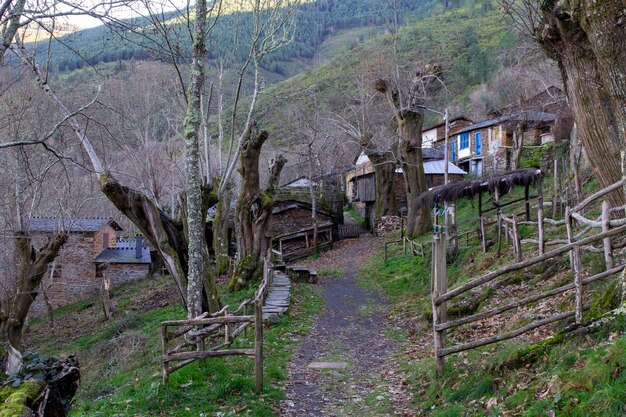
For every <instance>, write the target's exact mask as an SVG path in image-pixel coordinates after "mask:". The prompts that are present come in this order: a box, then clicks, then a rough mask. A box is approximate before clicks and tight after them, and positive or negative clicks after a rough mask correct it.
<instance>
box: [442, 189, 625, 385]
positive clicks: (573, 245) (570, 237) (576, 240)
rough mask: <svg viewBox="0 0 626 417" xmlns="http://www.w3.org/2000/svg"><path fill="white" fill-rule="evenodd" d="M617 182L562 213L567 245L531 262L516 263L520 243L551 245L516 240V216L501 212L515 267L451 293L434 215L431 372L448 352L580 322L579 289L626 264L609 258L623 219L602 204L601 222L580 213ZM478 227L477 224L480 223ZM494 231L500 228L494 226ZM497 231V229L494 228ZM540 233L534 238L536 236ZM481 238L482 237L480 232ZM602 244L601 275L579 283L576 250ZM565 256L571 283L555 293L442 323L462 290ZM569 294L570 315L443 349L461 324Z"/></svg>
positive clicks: (581, 297)
mask: <svg viewBox="0 0 626 417" xmlns="http://www.w3.org/2000/svg"><path fill="white" fill-rule="evenodd" d="M621 184H622V182H621V181H620V182H618V183H616V184H614V185H612V186H610V187H607V188H605V189H603V190H601V191H599V192H597V193H595V194H593V195H592V196H590V197H588V198H587V199H585V200H583V201H582V202H581V203H580V204H578V205H577V206H575V207H574V208H572V209H569V208H566V216H565V220H564V221H563V222H562V223H561V222H557V225H559V226H560V225H563V224H564V225H565V226H566V228H567V240H564V239H561V240H559V241H558V242H559V243H560V244H562V246H560V247H558V248H556V249H553V250H551V251H548V252H544V251H543V250H541V249H540V252H539V255H538V256H536V257H533V258H531V259H527V260H522V252H521V244H522V243H539V247H540V248H541V244H542V243H544V244H546V245H549V244H553V243H552V242H545V241H543V239H541V238H540V239H538V240H535V241H530V242H529V240H521V239H520V235H519V230H518V225H519V224H520V223H521V222H519V221H518V219H517V215H513V216H511V217H508V216H505V215H503V214H502V212H500V213H499V215H498V217H499V222H504V223H505V224H507V225H510V226H511V229H510V231H509V230H507V231H506V236H505V237H507V238H508V237H510V238H511V239H512V244H513V247H514V252H515V254H516V263H514V264H512V265H508V266H505V267H503V268H500V269H498V270H496V271H492V272H488V273H486V274H484V275H483V276H481V277H478V278H475V279H473V280H471V281H469V282H466V283H464V284H462V285H460V286H458V287H456V288H454V289H452V290H448V288H447V270H446V245H445V243H444V242H445V240H446V239H445V232H444V230H443V228H442V227H440V226H437V221H438V220H439V219H438V218H437V216H436V218H435V224H436V226H435V235H434V237H433V243H432V248H433V249H432V250H433V260H432V291H431V292H432V305H433V338H434V345H435V356H436V359H437V372H438V373H443V371H444V358H445V356H447V355H451V354H454V353H458V352H462V351H465V350H469V349H475V348H477V347H480V346H485V345H489V344H492V343H496V342H500V341H504V340H508V339H512V338H515V337H518V336H520V335H522V334H524V333H527V332H529V331H531V330H533V329H536V328H538V327H541V326H545V325H547V324H550V323H554V322H557V321H560V320H564V319H567V318H570V317H574V318H575V321H576V323H577V324H579V323H581V322H582V318H583V311H584V310H585V309H586V307H585V305H584V303H583V301H584V287H585V286H586V285H588V284H590V283H592V282H594V281H597V280H601V279H605V278H607V277H610V276H612V275H614V274H617V273H619V272H621V271H623V270H624V268H625V267H626V263H623V262H622V263H620V264H619V265H617V266H615V265H614V263H615V261H614V259H613V252H614V250H616V249H620V248H622V247H624V245H626V242H624V241H622V242H621V243H619V245H615V246H613V245H612V240H611V238H612V237H623V236H624V234H625V233H626V217H625V218H620V219H611V218H610V213H611V210H609V208H608V205H607V204H606V202H604V203H603V204H602V216H601V221H596V220H590V219H586V218H585V217H583V215H582V214H580V213H581V211H582V210H583V209H584V208H585V207H587V206H588V205H589V204H590V203H591V202H593V201H595V200H597V199H599V198H601V197H603V196H604V195H606V194H607V193H609V192H611V191H613V190H615V189H617V188H619V186H621ZM527 202H529V199H525V200H524V202H523V203H524V204H527ZM619 210H620V209H619V208H618V209H616V210H613V212H617V211H619ZM546 220H547V219H544V218H543V217H542V216H541V215H539V216H538V221H537V222H536V223H537V224H538V225H539V224H543V223H550V222H546ZM573 220H576V221H578V222H579V223H581V224H582V225H584V226H585V227H584V228H583V230H582V231H580V232H578V233H576V234H574V228H573ZM481 223H482V222H481ZM524 223H525V224H528V223H529V220H526V221H525V222H524ZM499 226H500V224H499ZM593 228H601V230H600V231H597V232H596V233H595V234H593V235H591V236H585V235H586V234H588V233H589V232H591V231H592V229H593ZM498 230H499V231H500V230H501V227H499V228H498ZM541 230H542V229H541V228H540V233H542V232H541ZM483 236H484V232H483ZM596 242H602V244H603V248H602V249H601V250H600V252H604V254H605V263H606V270H605V271H604V272H601V273H598V274H595V275H592V276H590V277H586V278H583V276H582V271H583V268H582V265H581V257H580V251H581V250H588V249H589V248H595V246H593V245H592V244H593V243H596ZM565 255H569V259H570V262H571V269H572V275H573V277H572V278H573V279H572V282H571V283H568V284H566V285H563V286H560V287H558V288H554V289H550V290H548V291H544V292H541V293H538V294H535V295H530V296H528V297H525V298H523V299H520V300H515V301H512V302H510V303H508V304H505V305H500V306H498V307H495V308H492V309H490V310H487V311H483V312H480V313H476V314H473V315H470V316H467V317H462V318H459V319H455V320H448V318H447V303H448V302H449V301H450V300H452V299H453V298H455V297H458V296H460V295H462V294H465V293H467V292H468V291H470V290H472V289H474V288H477V287H480V286H483V285H486V284H489V283H492V282H494V281H495V280H496V279H498V278H501V277H504V276H505V275H507V274H510V273H513V272H516V271H519V270H522V269H524V268H527V267H530V266H533V265H536V264H538V263H541V262H544V261H547V260H551V259H555V258H558V257H564V256H565ZM507 279H508V277H507V278H503V279H501V280H499V281H497V282H496V283H495V284H494V285H497V284H498V282H505V281H506V280H507ZM569 290H574V291H575V306H574V309H573V310H571V311H563V312H559V313H556V314H553V315H551V316H549V317H544V318H542V319H540V320H536V321H534V322H532V323H530V324H527V325H525V326H522V327H520V328H517V329H514V330H510V331H507V332H503V333H496V334H494V335H492V336H489V337H483V338H479V339H475V340H471V341H468V342H465V343H458V344H455V345H452V346H445V334H446V331H447V330H449V329H452V328H455V327H458V326H461V325H465V324H470V323H474V322H477V321H481V320H484V319H487V318H490V317H493V316H496V315H499V314H502V313H504V312H507V311H509V310H512V309H516V308H519V307H522V306H525V305H528V304H530V303H533V302H536V301H538V300H542V299H545V298H549V297H553V296H556V295H558V294H561V293H563V292H566V291H569Z"/></svg>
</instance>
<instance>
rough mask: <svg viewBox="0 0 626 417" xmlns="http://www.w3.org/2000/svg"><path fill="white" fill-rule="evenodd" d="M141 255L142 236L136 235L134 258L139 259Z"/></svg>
mask: <svg viewBox="0 0 626 417" xmlns="http://www.w3.org/2000/svg"><path fill="white" fill-rule="evenodd" d="M142 255H143V236H141V235H137V238H136V239H135V258H137V259H141V256H142Z"/></svg>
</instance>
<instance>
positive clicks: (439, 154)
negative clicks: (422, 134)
mask: <svg viewBox="0 0 626 417" xmlns="http://www.w3.org/2000/svg"><path fill="white" fill-rule="evenodd" d="M444 156H445V155H444V154H443V151H440V150H438V149H434V148H423V149H422V158H423V159H424V161H426V160H428V159H443V158H444Z"/></svg>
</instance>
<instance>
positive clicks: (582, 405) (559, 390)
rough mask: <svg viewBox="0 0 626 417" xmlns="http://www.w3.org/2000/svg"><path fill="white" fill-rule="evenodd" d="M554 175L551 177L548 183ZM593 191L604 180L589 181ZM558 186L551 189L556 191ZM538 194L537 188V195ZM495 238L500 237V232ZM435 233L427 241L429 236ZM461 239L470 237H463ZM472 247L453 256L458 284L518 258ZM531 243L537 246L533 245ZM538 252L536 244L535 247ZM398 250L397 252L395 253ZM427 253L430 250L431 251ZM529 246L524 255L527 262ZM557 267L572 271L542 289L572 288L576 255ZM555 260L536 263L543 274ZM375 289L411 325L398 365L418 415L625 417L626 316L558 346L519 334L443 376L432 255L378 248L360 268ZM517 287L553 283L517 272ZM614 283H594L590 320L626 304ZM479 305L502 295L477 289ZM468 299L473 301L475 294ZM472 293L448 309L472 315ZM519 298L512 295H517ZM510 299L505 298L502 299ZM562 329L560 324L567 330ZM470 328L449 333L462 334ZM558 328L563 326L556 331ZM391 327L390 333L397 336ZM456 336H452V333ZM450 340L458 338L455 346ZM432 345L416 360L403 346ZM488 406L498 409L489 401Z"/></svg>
mask: <svg viewBox="0 0 626 417" xmlns="http://www.w3.org/2000/svg"><path fill="white" fill-rule="evenodd" d="M546 183H548V186H547V187H546V189H547V188H550V184H551V182H550V180H549V179H546V181H545V182H544V184H546ZM585 187H586V191H588V192H592V191H594V190H595V188H597V187H596V185H594V184H590V185H589V184H586V186H585ZM548 192H549V191H548ZM531 193H532V192H531ZM522 196H523V189H516V190H514V191H513V192H512V193H511V194H509V195H507V196H506V199H507V201H510V200H512V199H516V198H520V197H522ZM476 206H477V201H471V200H461V201H459V202H458V203H457V219H458V221H459V222H463V221H467V220H468V219H471V218H472V217H474V216H476V215H477V207H476ZM547 231H548V233H550V234H553V236H552V238H557V237H558V238H562V236H563V233H564V229H563V228H560V229H552V228H548V229H547ZM521 232H522V235H523V236H524V237H526V236H533V235H534V234H535V233H536V230H534V229H532V228H530V227H522V228H521ZM487 238H488V239H491V240H495V236H494V235H492V233H491V232H490V233H488V237H487ZM429 239H430V237H429V236H428V237H426V238H422V239H421V240H420V241H422V242H427V241H428V240H429ZM461 244H462V245H463V244H464V242H462V243H461ZM470 245H471V246H472V247H471V248H470V250H461V251H460V252H459V254H458V255H457V256H456V257H455V258H453V259H449V263H448V282H449V288H453V287H456V286H458V285H460V284H462V283H464V282H467V281H468V280H471V279H475V278H477V277H479V276H481V275H484V274H485V273H487V272H488V271H493V270H495V269H498V268H501V267H503V266H505V265H508V264H511V263H513V262H514V260H513V255H512V253H511V252H512V251H511V249H510V248H506V247H504V245H503V253H502V255H501V256H497V251H496V250H495V248H494V247H492V248H491V250H490V251H489V252H488V253H487V254H483V253H482V251H481V250H480V249H479V247H478V245H479V244H478V242H476V241H474V242H470ZM529 248H530V246H529ZM534 250H536V246H535V247H534ZM394 253H395V252H394ZM427 253H428V252H427ZM528 256H530V255H528V252H525V259H527V258H528ZM583 258H584V259H583V264H584V265H585V268H586V272H585V273H586V274H589V275H591V274H594V273H597V272H600V271H601V270H604V261H603V257H602V255H601V254H585V255H584V256H583ZM555 261H556V262H559V263H560V264H561V266H560V267H559V268H557V271H558V270H559V269H561V270H563V271H562V272H560V273H559V276H557V277H556V278H555V279H554V282H552V283H551V284H550V285H551V287H543V290H546V289H548V288H552V286H554V287H557V286H560V285H565V284H567V283H569V282H571V280H572V276H571V272H569V271H568V269H567V264H568V261H567V258H566V257H564V258H558V259H555V260H552V261H551V262H555ZM545 267H546V265H545V264H544V265H542V266H541V267H538V268H530V271H529V272H532V273H533V274H537V273H540V272H542V271H543V269H544V268H545ZM360 277H361V280H363V282H364V283H365V284H366V285H369V286H376V287H378V288H380V289H382V290H383V292H384V293H385V294H386V295H387V296H388V297H389V298H390V299H391V301H392V302H393V308H392V312H391V316H392V317H395V318H399V319H403V320H407V321H408V322H409V323H410V329H409V331H408V332H407V333H406V334H401V335H398V337H395V339H396V340H397V341H398V343H399V344H400V346H401V349H400V352H401V353H399V354H398V355H397V361H398V363H399V365H400V367H401V369H402V370H403V371H404V372H405V373H406V374H407V375H408V387H407V390H408V391H409V392H411V393H413V394H414V396H413V407H414V409H415V410H416V411H417V414H418V415H425V416H455V417H456V416H490V417H495V416H503V415H509V416H524V417H531V416H532V417H534V416H545V415H550V414H547V413H549V412H550V411H553V412H554V415H556V416H566V417H582V416H590V417H592V416H603V417H604V416H606V417H608V416H616V417H617V416H626V359H625V358H626V318H624V316H618V317H617V318H616V319H615V320H614V321H612V322H610V323H608V324H605V325H602V326H598V327H595V328H593V330H592V331H591V332H590V333H589V334H588V335H586V336H573V337H565V333H563V332H558V333H556V337H555V338H554V340H553V343H539V344H536V345H533V344H531V343H530V342H528V341H524V339H512V340H509V341H505V342H501V343H498V344H493V345H489V346H485V347H482V348H479V349H475V350H470V351H467V352H464V353H462V354H455V355H450V356H448V357H446V372H445V375H444V376H443V377H436V376H435V360H434V358H433V357H432V354H431V352H430V347H431V346H432V336H431V334H432V323H431V321H432V313H431V299H430V295H429V290H430V259H429V255H427V256H426V258H420V257H411V256H404V255H401V254H398V255H391V256H390V257H389V259H388V261H387V262H384V259H383V254H382V253H381V254H379V255H377V256H376V257H374V258H373V259H372V261H371V262H370V263H369V264H367V265H366V266H365V267H364V268H363V270H362V272H361V276H360ZM511 277H512V280H511V283H512V284H522V283H524V282H526V283H528V292H533V291H537V289H536V288H535V286H537V285H545V283H544V282H545V281H546V278H543V279H541V280H537V279H534V280H529V279H527V278H525V277H524V274H523V273H521V272H520V273H515V274H513V275H511ZM619 288H621V287H620V286H619V285H617V286H616V284H615V281H607V282H596V283H593V284H591V285H589V286H588V287H586V296H587V298H586V303H588V304H589V305H590V306H591V309H590V311H589V312H587V313H586V314H585V319H588V318H591V317H598V316H599V315H601V314H602V313H604V312H606V311H608V310H610V309H613V308H615V307H616V306H617V305H619V302H620V300H619V294H620V293H619V291H618V289H619ZM476 296H477V298H476V300H477V301H476V302H477V304H475V305H472V306H471V307H472V308H473V309H474V310H473V311H483V310H485V309H487V308H490V307H493V304H492V302H493V294H490V293H489V292H487V293H485V292H484V291H483V292H482V293H481V292H480V291H479V292H478V293H477V295H476ZM467 298H468V299H469V297H467ZM463 299H464V296H461V297H457V298H455V299H454V300H452V301H451V302H450V304H449V306H448V308H449V314H450V315H451V316H452V317H454V316H453V313H452V312H453V311H456V312H457V314H469V312H466V311H462V309H461V308H462V307H463V306H464V304H463ZM509 301H510V300H509ZM505 302H507V300H506V299H502V300H500V303H505ZM559 303H560V304H559V306H558V308H559V309H561V310H564V309H571V308H572V303H573V297H565V298H564V299H563V300H561V301H560V302H559ZM528 320H530V318H528V317H525V316H522V317H521V318H520V319H519V321H517V322H514V321H513V322H506V323H503V324H502V326H503V328H504V329H512V328H516V327H518V326H519V325H521V324H522V323H528V322H529V321H528ZM559 328H560V327H558V326H557V327H556V330H558V329H559ZM462 329H463V328H459V329H458V330H455V331H454V332H453V333H451V334H450V335H449V336H448V340H451V338H452V337H456V336H459V340H456V341H467V340H464V338H463V336H462V335H461V334H459V333H456V332H461V331H462ZM556 330H555V331H556ZM389 333H391V332H389ZM452 340H453V339H452ZM448 343H451V342H448ZM424 344H425V346H426V349H427V350H428V352H427V353H423V352H422V354H421V355H420V356H419V358H418V359H414V358H412V357H411V356H409V355H406V354H404V353H402V352H404V351H407V350H408V351H411V349H414V346H415V345H417V346H420V349H422V348H421V347H422V346H424ZM488 402H489V405H490V406H489V410H488V407H487V403H488Z"/></svg>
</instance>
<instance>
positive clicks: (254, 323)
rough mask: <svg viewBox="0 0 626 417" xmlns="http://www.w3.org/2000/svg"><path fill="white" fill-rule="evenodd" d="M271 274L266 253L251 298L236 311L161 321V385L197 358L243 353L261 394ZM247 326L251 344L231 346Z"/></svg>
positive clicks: (221, 311)
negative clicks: (265, 310)
mask: <svg viewBox="0 0 626 417" xmlns="http://www.w3.org/2000/svg"><path fill="white" fill-rule="evenodd" d="M273 276H274V274H273V266H272V264H271V262H270V260H269V256H268V257H267V258H266V259H265V260H264V267H263V280H262V281H261V284H260V285H259V288H258V290H257V291H256V293H255V295H254V297H253V298H252V299H247V300H244V301H243V302H242V303H241V304H240V305H239V307H238V308H237V309H236V310H233V311H231V310H230V309H229V307H228V306H225V307H224V308H222V309H221V310H220V311H218V312H216V313H213V314H209V313H204V314H202V315H200V316H198V317H196V318H194V319H189V320H169V321H164V322H162V323H161V340H162V347H163V357H162V373H163V384H164V385H167V383H168V380H169V375H170V374H171V373H172V372H175V371H177V370H178V369H181V368H183V367H184V366H186V365H189V364H190V363H193V362H195V361H196V360H199V359H206V358H212V357H223V356H233V355H243V356H250V357H253V358H254V372H255V391H256V392H257V393H260V392H261V391H262V390H263V304H264V302H265V299H266V297H267V293H268V289H269V287H270V286H271V285H272V280H273ZM249 312H250V314H248V313H249ZM248 327H253V328H254V346H252V347H249V348H237V349H234V348H230V346H231V345H232V344H233V343H234V342H235V340H236V339H237V337H238V336H240V335H241V334H244V333H245V332H246V330H247V328H248ZM171 329H172V330H171Z"/></svg>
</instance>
